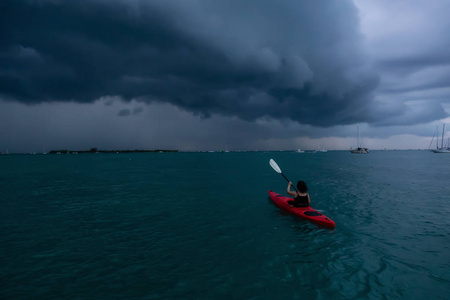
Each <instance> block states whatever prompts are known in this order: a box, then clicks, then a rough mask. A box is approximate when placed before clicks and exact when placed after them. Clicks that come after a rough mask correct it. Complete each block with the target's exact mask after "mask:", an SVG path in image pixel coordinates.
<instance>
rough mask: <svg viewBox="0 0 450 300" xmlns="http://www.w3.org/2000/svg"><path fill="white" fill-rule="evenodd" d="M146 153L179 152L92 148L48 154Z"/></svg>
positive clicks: (55, 151) (53, 151) (50, 152)
mask: <svg viewBox="0 0 450 300" xmlns="http://www.w3.org/2000/svg"><path fill="white" fill-rule="evenodd" d="M148 152H158V153H159V152H179V150H167V149H157V150H137V149H136V150H100V149H97V148H92V149H91V150H67V149H63V150H51V151H49V152H48V154H85V153H148Z"/></svg>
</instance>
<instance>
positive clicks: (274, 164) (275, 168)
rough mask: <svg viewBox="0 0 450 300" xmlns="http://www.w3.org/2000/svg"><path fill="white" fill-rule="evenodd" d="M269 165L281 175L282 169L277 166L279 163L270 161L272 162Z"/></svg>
mask: <svg viewBox="0 0 450 300" xmlns="http://www.w3.org/2000/svg"><path fill="white" fill-rule="evenodd" d="M269 164H270V166H271V167H272V168H273V169H274V170H275V172H277V173H280V174H281V169H280V167H279V166H278V165H277V163H276V162H275V161H274V160H273V159H270V160H269Z"/></svg>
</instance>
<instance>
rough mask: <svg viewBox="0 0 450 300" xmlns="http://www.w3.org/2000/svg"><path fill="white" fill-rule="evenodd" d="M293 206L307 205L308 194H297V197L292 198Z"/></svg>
mask: <svg viewBox="0 0 450 300" xmlns="http://www.w3.org/2000/svg"><path fill="white" fill-rule="evenodd" d="M294 201H295V202H294V206H295V207H307V206H309V202H308V195H306V196H300V195H298V194H297V197H295V198H294Z"/></svg>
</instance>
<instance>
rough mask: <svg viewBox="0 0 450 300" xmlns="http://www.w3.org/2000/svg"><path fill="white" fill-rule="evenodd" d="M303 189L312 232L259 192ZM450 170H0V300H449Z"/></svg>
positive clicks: (2, 159)
mask: <svg viewBox="0 0 450 300" xmlns="http://www.w3.org/2000/svg"><path fill="white" fill-rule="evenodd" d="M270 158H273V159H274V160H275V161H276V162H277V163H278V164H279V166H280V167H281V169H282V170H283V173H284V174H285V175H286V176H287V177H288V178H289V179H290V180H291V181H293V182H295V181H297V180H300V179H302V180H304V181H306V183H307V184H308V186H309V190H310V196H311V201H312V206H313V207H314V208H315V209H317V210H319V211H321V212H323V213H324V214H326V215H327V216H328V217H329V218H331V219H333V220H334V221H335V222H336V228H335V229H334V230H330V229H326V228H321V227H319V226H317V225H314V224H312V223H309V222H307V221H304V220H301V219H297V218H295V217H293V216H291V215H288V214H286V213H284V212H282V211H280V210H279V209H278V208H277V207H275V206H274V205H273V204H272V203H271V202H270V200H269V199H268V194H267V191H268V190H269V189H271V190H273V191H275V192H278V193H285V190H286V182H285V181H284V179H283V178H282V177H281V176H280V175H279V174H277V173H276V172H274V171H273V169H272V168H271V167H270V166H269V159H270ZM449 170H450V155H445V154H433V153H431V152H427V151H372V152H371V153H370V154H368V155H352V154H350V153H349V152H348V151H329V152H327V153H315V154H310V153H302V154H300V153H294V152H240V153H234V152H230V153H224V154H222V153H140V154H137V153H136V154H123V153H120V154H79V155H3V156H0V193H1V194H0V204H1V209H0V217H1V223H0V233H1V234H0V245H1V247H0V253H1V259H2V262H1V264H0V299H449V295H450V180H449V179H450V177H449Z"/></svg>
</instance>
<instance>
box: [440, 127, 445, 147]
mask: <svg viewBox="0 0 450 300" xmlns="http://www.w3.org/2000/svg"><path fill="white" fill-rule="evenodd" d="M444 128H445V123H444V125H442V141H441V148H442V149H444Z"/></svg>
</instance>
